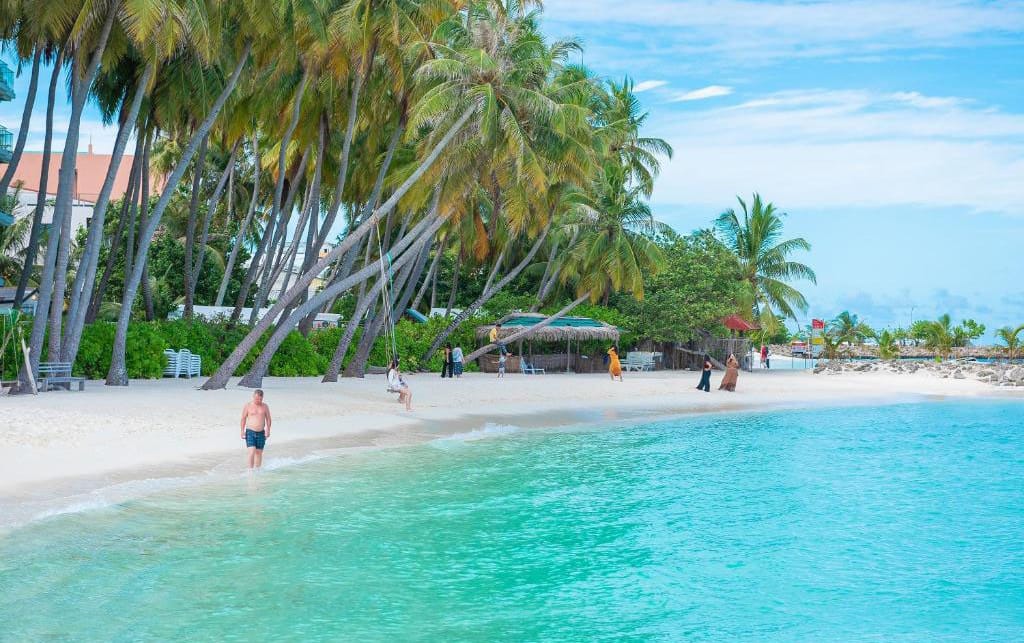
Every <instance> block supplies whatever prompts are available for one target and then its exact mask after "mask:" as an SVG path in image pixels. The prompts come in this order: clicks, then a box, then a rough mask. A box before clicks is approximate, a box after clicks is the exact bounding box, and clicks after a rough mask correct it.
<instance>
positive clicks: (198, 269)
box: [189, 141, 241, 302]
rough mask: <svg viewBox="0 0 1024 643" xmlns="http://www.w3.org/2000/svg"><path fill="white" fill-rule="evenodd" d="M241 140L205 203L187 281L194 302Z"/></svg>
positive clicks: (232, 151)
mask: <svg viewBox="0 0 1024 643" xmlns="http://www.w3.org/2000/svg"><path fill="white" fill-rule="evenodd" d="M240 144H241V141H239V142H236V143H235V145H234V147H232V148H231V155H230V156H229V157H228V163H227V165H225V166H224V172H223V173H222V174H221V175H220V180H219V181H218V182H217V187H216V188H215V189H214V191H213V195H212V196H211V197H210V200H209V201H207V203H206V216H204V217H203V229H202V232H200V233H199V256H198V257H196V264H195V266H194V267H193V268H192V281H191V282H190V283H189V290H190V291H191V293H192V297H191V299H192V301H193V302H195V298H196V288H197V287H198V286H199V276H200V275H201V274H202V272H203V261H204V260H205V259H206V244H208V243H209V242H210V224H211V223H212V221H213V215H214V213H215V212H216V211H217V208H218V207H220V199H221V197H222V196H223V194H224V188H225V187H226V186H227V184H228V177H229V176H231V171H232V168H234V166H235V157H236V156H237V155H238V148H239V146H240Z"/></svg>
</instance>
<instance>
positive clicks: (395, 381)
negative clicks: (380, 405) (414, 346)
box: [388, 357, 412, 411]
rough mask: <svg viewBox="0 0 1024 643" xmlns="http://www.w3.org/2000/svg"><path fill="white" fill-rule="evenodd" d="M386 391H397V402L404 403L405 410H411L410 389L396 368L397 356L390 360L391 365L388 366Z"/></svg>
mask: <svg viewBox="0 0 1024 643" xmlns="http://www.w3.org/2000/svg"><path fill="white" fill-rule="evenodd" d="M388 392H389V393H398V403H399V404H405V410H406V411H411V410H412V390H411V389H410V388H409V385H408V384H406V383H405V378H403V377H402V372H401V371H400V370H398V358H397V357H396V358H395V359H393V360H392V361H391V366H390V368H388Z"/></svg>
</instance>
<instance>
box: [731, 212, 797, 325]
mask: <svg viewBox="0 0 1024 643" xmlns="http://www.w3.org/2000/svg"><path fill="white" fill-rule="evenodd" d="M736 200H737V201H739V204H740V209H741V213H742V217H741V215H740V214H737V212H736V211H735V210H733V209H732V208H730V209H729V210H726V211H725V212H723V213H722V214H721V215H719V217H718V220H717V221H716V224H715V225H716V228H717V229H718V233H719V235H720V236H721V238H722V240H723V241H724V242H725V244H726V246H727V247H728V248H729V249H730V250H732V252H733V253H734V254H735V255H736V258H737V259H738V260H739V263H740V269H741V273H742V275H743V281H744V285H745V290H746V293H745V295H744V299H745V301H743V302H740V304H741V306H742V308H744V309H749V310H750V311H751V312H752V313H753V315H754V317H765V318H771V317H774V316H777V315H781V316H782V317H789V318H792V319H796V310H800V311H806V310H807V300H806V299H805V298H804V296H803V294H801V293H800V291H798V290H796V289H795V288H794V287H793V286H792V285H790V283H789V282H791V281H794V280H801V279H804V280H807V281H810V282H811V283H817V277H816V276H815V274H814V271H813V270H811V269H810V268H809V267H808V266H806V265H805V264H802V263H798V262H795V261H790V260H789V257H790V255H792V254H793V253H794V252H796V251H798V250H810V249H811V244H810V243H808V242H807V241H806V240H804V239H803V238H801V237H797V238H794V239H787V240H785V241H783V240H781V237H782V218H783V217H784V216H785V214H784V213H781V212H778V211H777V210H776V209H775V206H774V205H773V204H772V203H765V202H763V201H762V200H761V196H760V195H759V194H756V193H755V194H754V200H753V202H752V203H751V206H750V208H749V209H748V208H747V203H746V202H745V201H744V200H743V199H741V198H739V197H736ZM762 325H764V324H762Z"/></svg>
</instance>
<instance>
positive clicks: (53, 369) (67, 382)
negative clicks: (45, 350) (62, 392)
mask: <svg viewBox="0 0 1024 643" xmlns="http://www.w3.org/2000/svg"><path fill="white" fill-rule="evenodd" d="M36 380H37V381H38V382H39V390H40V391H44V392H45V391H49V390H50V387H52V386H61V387H64V388H67V390H69V391H70V390H71V385H72V384H78V390H79V391H84V390H85V378H84V377H74V376H72V375H71V362H39V370H38V371H37V373H36Z"/></svg>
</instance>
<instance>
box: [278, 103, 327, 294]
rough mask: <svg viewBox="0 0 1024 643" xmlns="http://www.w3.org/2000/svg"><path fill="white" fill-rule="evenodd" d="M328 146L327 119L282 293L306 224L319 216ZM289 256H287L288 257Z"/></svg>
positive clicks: (297, 227)
mask: <svg viewBox="0 0 1024 643" xmlns="http://www.w3.org/2000/svg"><path fill="white" fill-rule="evenodd" d="M326 144H327V121H326V119H325V118H321V119H320V135H319V141H318V143H317V149H316V169H315V170H314V171H313V180H312V181H311V182H310V184H309V190H308V192H307V194H306V200H305V203H303V205H302V215H301V216H300V217H299V223H298V225H296V226H295V238H294V239H293V240H292V246H291V247H290V248H289V249H288V253H289V254H290V255H291V257H290V258H289V259H288V262H287V263H288V272H287V273H286V274H285V278H284V284H283V285H282V286H281V293H285V292H287V291H288V282H289V281H291V277H292V270H293V269H294V266H295V259H296V258H297V257H298V254H299V246H298V244H299V239H301V238H302V234H303V232H304V231H305V228H306V224H307V223H309V221H310V217H313V218H314V220H315V218H316V217H317V216H319V212H318V205H319V203H320V184H321V180H322V178H323V167H324V147H325V146H326ZM314 228H315V226H313V225H310V231H311V232H313V230H314ZM314 235H315V233H314ZM309 254H310V253H309V250H308V249H307V252H306V256H305V258H304V260H303V264H305V263H307V262H309V261H310V257H309ZM286 256H287V255H286ZM282 268H283V266H281V267H278V268H277V269H276V270H275V271H274V273H273V276H271V278H270V283H271V284H273V283H274V282H275V281H277V278H278V277H279V276H280V274H281V269H282Z"/></svg>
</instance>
